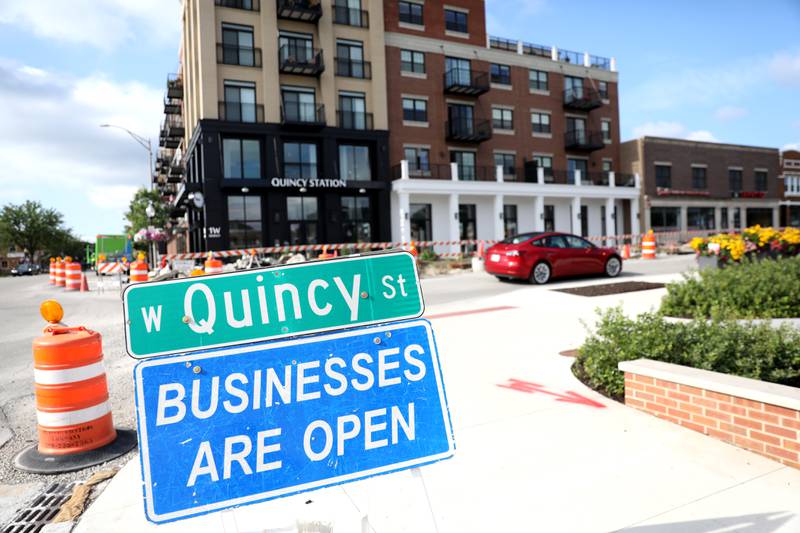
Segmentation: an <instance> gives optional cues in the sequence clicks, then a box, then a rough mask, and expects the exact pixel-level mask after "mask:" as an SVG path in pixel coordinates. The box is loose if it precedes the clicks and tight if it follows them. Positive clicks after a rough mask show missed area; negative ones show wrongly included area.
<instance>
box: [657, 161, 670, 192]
mask: <svg viewBox="0 0 800 533" xmlns="http://www.w3.org/2000/svg"><path fill="white" fill-rule="evenodd" d="M656 187H662V188H664V189H669V188H670V187H672V167H671V166H669V165H656Z"/></svg>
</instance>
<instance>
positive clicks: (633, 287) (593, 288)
mask: <svg viewBox="0 0 800 533" xmlns="http://www.w3.org/2000/svg"><path fill="white" fill-rule="evenodd" d="M663 287H664V284H663V283H648V282H646V281H625V282H622V283H604V284H602V285H587V286H586V287H573V288H571V289H553V290H554V291H556V292H565V293H567V294H574V295H576V296H590V297H591V296H608V295H611V294H622V293H624V292H637V291H649V290H652V289H661V288H663Z"/></svg>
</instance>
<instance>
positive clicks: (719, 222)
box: [714, 206, 722, 231]
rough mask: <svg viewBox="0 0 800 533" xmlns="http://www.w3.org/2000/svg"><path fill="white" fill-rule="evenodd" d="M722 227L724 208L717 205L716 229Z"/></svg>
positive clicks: (715, 211) (715, 215) (715, 214)
mask: <svg viewBox="0 0 800 533" xmlns="http://www.w3.org/2000/svg"><path fill="white" fill-rule="evenodd" d="M721 227H722V208H721V207H719V206H717V207H715V208H714V229H715V230H717V231H719V229H720V228H721Z"/></svg>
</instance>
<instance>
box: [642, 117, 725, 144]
mask: <svg viewBox="0 0 800 533" xmlns="http://www.w3.org/2000/svg"><path fill="white" fill-rule="evenodd" d="M633 136H634V137H637V138H638V137H644V136H650V137H668V138H674V139H687V140H690V141H706V142H719V141H718V140H717V138H716V137H714V134H712V133H711V132H710V131H708V130H695V131H689V130H688V129H687V128H686V126H684V125H683V124H681V123H680V122H669V121H658V122H646V123H644V124H642V125H640V126H637V127H635V128H633Z"/></svg>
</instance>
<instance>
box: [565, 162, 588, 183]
mask: <svg viewBox="0 0 800 533" xmlns="http://www.w3.org/2000/svg"><path fill="white" fill-rule="evenodd" d="M576 170H578V171H580V173H581V182H586V178H587V176H586V173H587V172H588V170H589V162H588V161H587V160H586V159H573V158H568V159H567V175H568V178H569V183H570V184H572V185H580V184H581V183H580V182H578V181H577V176H576V173H575V171H576Z"/></svg>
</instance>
